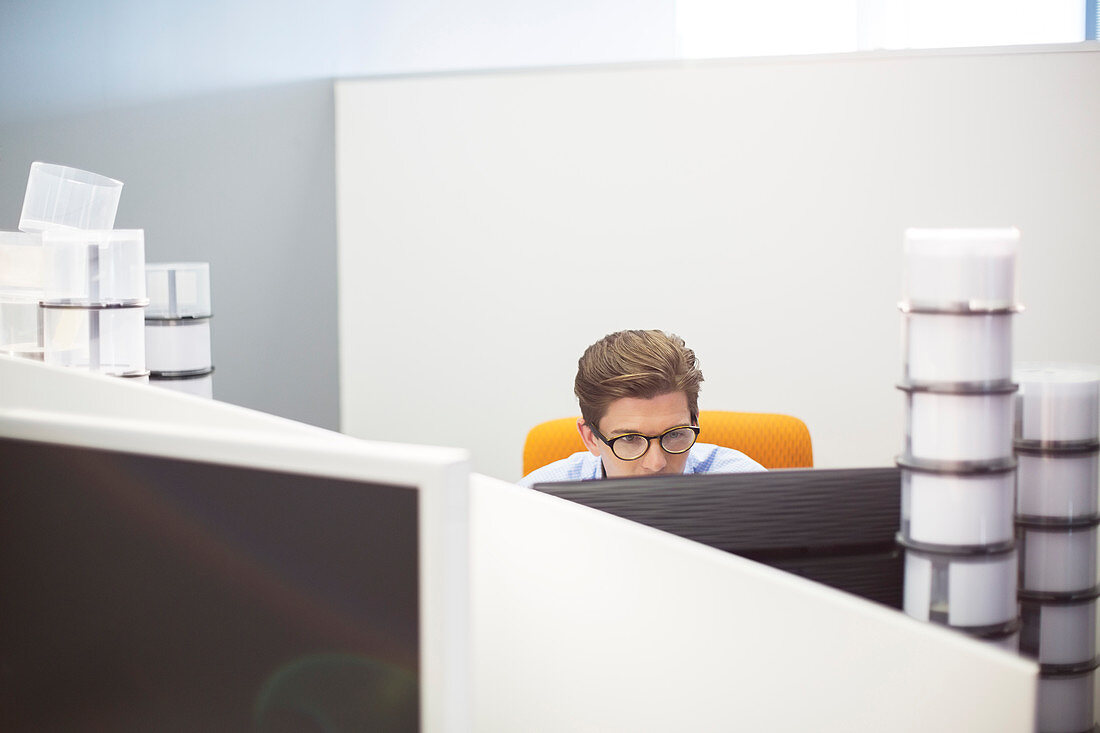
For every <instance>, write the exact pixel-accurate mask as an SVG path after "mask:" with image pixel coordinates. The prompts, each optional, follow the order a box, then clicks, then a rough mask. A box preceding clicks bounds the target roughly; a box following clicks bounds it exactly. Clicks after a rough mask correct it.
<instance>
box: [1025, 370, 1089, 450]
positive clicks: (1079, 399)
mask: <svg viewBox="0 0 1100 733" xmlns="http://www.w3.org/2000/svg"><path fill="white" fill-rule="evenodd" d="M1014 377H1015V379H1016V380H1017V381H1018V382H1019V385H1020V392H1019V395H1018V397H1017V399H1018V400H1019V404H1018V405H1017V411H1018V412H1017V421H1018V428H1017V435H1016V437H1017V438H1018V439H1020V440H1022V441H1025V442H1028V441H1034V442H1041V443H1067V442H1068V443H1076V442H1087V441H1096V440H1098V439H1100V369H1098V368H1097V367H1094V366H1088V365H1071V364H1020V365H1018V366H1017V367H1016V369H1015V372H1014Z"/></svg>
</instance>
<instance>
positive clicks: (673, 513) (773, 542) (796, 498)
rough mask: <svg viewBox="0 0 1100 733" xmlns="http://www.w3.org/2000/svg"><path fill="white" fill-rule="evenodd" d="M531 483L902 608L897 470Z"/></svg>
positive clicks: (699, 475) (901, 563) (784, 471)
mask: <svg viewBox="0 0 1100 733" xmlns="http://www.w3.org/2000/svg"><path fill="white" fill-rule="evenodd" d="M534 488H535V489H537V490H539V491H543V492H545V493H548V494H553V495H555V496H559V497H562V498H564V499H569V500H571V501H575V502H577V503H580V504H584V505H586V506H590V507H592V508H595V509H600V510H602V511H605V512H608V513H610V514H614V515H616V516H619V517H623V518H625V519H630V520H632V521H635V522H639V523H641V524H645V525H647V526H650V527H654V528H656V529H660V530H663V531H665V532H671V533H672V534H676V535H679V536H681V537H686V538H687V539H691V540H695V541H697V542H702V543H703V544H706V545H710V546H711V547H716V548H718V549H720V550H725V551H726V552H731V553H733V554H735V555H740V556H742V557H747V558H749V559H751V560H756V561H758V562H762V563H765V564H767V565H771V566H773V567H776V568H779V569H781V570H785V571H787V572H791V573H795V574H797V575H801V576H803V577H806V578H809V579H811V580H816V581H818V582H821V583H825V584H826V585H829V586H832V587H834V588H838V589H840V590H843V591H847V592H849V593H854V594H856V595H859V596H862V597H863V598H866V599H868V600H872V601H876V602H878V603H883V604H885V605H888V606H890V607H892V608H898V609H900V608H901V607H902V578H903V572H904V571H903V559H904V558H903V555H902V553H901V551H900V549H899V548H898V547H897V546H896V543H895V536H896V534H897V532H898V529H899V526H900V523H901V521H900V517H901V473H900V470H899V469H897V468H853V469H794V470H783V471H761V472H753V473H730V474H692V475H684V476H656V477H631V478H617V479H602V480H598V481H580V482H558V483H544V484H536V485H535V486H534Z"/></svg>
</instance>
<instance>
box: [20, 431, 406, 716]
mask: <svg viewBox="0 0 1100 733" xmlns="http://www.w3.org/2000/svg"><path fill="white" fill-rule="evenodd" d="M0 467H2V471H3V479H2V481H0V589H2V591H0V730H4V731H49V730H77V731H80V730H103V731H107V730H110V731H139V730H140V731H148V730H155V731H250V730H252V731H336V730H386V731H391V730H392V731H406V730H409V731H415V730H418V729H419V726H420V720H419V706H418V698H419V692H418V687H419V682H418V680H419V650H420V641H419V626H418V623H419V612H418V609H419V602H420V599H419V587H418V516H417V505H418V492H417V491H416V490H412V489H411V488H408V487H401V486H388V485H379V484H370V483H364V482H358V481H348V480H340V479H333V478H327V477H322V476H306V475H298V474H290V473H280V472H277V471H272V470H264V469H259V468H246V467H234V466H225V465H218V464H213V463H203V462H192V461H186V460H180V459H170V458H158V457H152V456H145V455H136V454H129V453H121V452H112V451H105V450H94V449H88V448H79V447H72V446H67V445H53V444H50V445H46V444H42V443H35V442H28V441H21V440H11V439H0Z"/></svg>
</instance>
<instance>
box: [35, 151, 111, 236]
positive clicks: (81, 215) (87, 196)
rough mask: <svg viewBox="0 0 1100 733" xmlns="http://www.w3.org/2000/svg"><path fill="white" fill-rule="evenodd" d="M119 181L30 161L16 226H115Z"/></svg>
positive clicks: (84, 227)
mask: <svg viewBox="0 0 1100 733" xmlns="http://www.w3.org/2000/svg"><path fill="white" fill-rule="evenodd" d="M121 195H122V181H116V180H115V179H113V178H107V177H106V176H101V175H99V174H98V173H91V172H89V171H84V170H80V169H79V168H70V167H68V166H64V165H54V164H52V163H40V162H35V163H31V172H30V175H29V176H28V178H27V191H26V195H25V196H24V198H23V213H22V215H21V216H20V218H19V229H20V230H22V231H24V232H41V231H45V230H47V229H53V228H54V227H65V228H69V229H110V228H112V227H113V226H114V225H115V213H116V212H117V211H118V200H119V197H121Z"/></svg>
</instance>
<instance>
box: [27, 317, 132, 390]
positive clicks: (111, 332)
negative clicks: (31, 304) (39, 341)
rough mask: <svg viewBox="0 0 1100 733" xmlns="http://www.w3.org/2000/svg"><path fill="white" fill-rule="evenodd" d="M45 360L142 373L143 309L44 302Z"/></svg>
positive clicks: (118, 373) (115, 372)
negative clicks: (60, 304)
mask: <svg viewBox="0 0 1100 733" xmlns="http://www.w3.org/2000/svg"><path fill="white" fill-rule="evenodd" d="M42 313H43V321H44V326H45V333H44V341H45V343H44V354H45V357H44V358H45V361H46V363H48V364H56V365H58V366H65V367H76V368H80V369H87V370H89V371H93V372H103V373H105V374H113V375H116V376H127V375H130V374H144V373H145V318H144V313H145V309H144V307H143V306H140V307H109V306H104V307H86V306H79V307H78V306H57V305H50V304H44V305H43V308H42Z"/></svg>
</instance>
